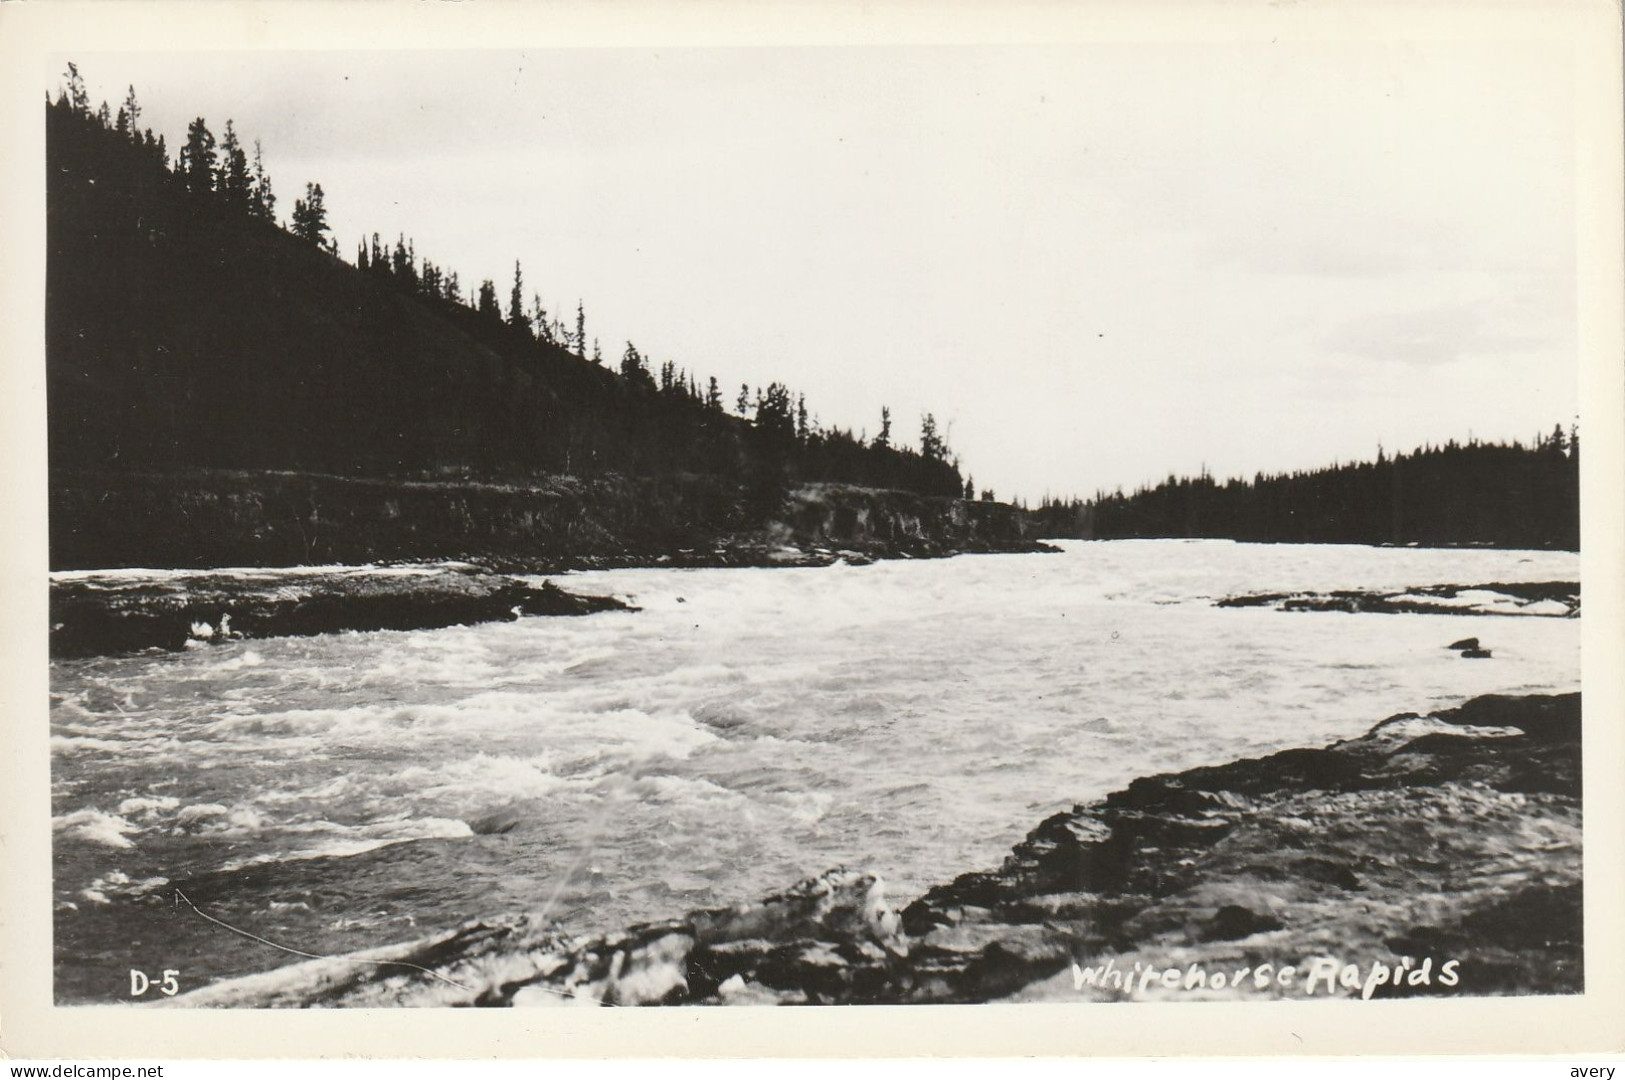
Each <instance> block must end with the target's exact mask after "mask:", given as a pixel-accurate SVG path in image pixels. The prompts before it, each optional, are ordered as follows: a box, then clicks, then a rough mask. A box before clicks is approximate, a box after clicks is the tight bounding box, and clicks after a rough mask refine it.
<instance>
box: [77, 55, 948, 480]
mask: <svg viewBox="0 0 1625 1080" xmlns="http://www.w3.org/2000/svg"><path fill="white" fill-rule="evenodd" d="M47 104H48V106H49V107H48V110H47V112H48V116H47V124H48V127H47V156H48V158H49V165H50V168H49V178H50V179H49V183H48V188H47V197H48V215H49V224H48V242H49V246H50V252H49V258H48V262H47V278H48V282H47V354H48V371H49V377H50V386H49V388H48V389H49V393H50V410H51V452H52V463H53V465H69V466H75V467H78V466H91V465H97V466H111V467H115V468H153V467H158V468H170V467H177V466H217V467H229V468H238V467H241V468H312V469H326V470H330V471H336V472H347V473H361V474H366V473H372V474H386V473H387V474H393V475H410V474H425V473H429V474H437V475H444V474H447V473H464V474H470V475H478V476H483V477H489V478H511V477H518V476H526V475H534V474H538V473H569V474H576V475H594V474H602V473H612V472H624V473H628V474H635V475H648V474H658V473H663V472H703V473H713V474H720V475H726V476H730V477H735V478H737V479H739V480H740V481H741V482H742V483H743V484H745V485H746V486H747V489H748V490H749V491H751V492H752V493H754V494H756V495H760V496H762V497H766V498H771V497H776V494H777V493H779V492H782V490H783V488H784V487H785V486H786V485H788V484H789V483H792V482H798V481H837V482H846V483H856V484H863V485H868V486H875V487H895V488H901V489H905V490H911V491H915V492H918V493H922V494H937V495H962V494H963V493H964V489H965V483H964V481H963V479H962V478H961V475H960V472H959V467H958V462H957V460H956V458H955V457H954V455H953V453H952V451H951V449H950V448H949V447H948V445H947V443H946V441H945V440H944V439H943V438H942V436H941V434H940V433H939V431H938V428H937V425H936V422H935V419H934V418H933V417H932V416H931V415H930V414H926V415H925V416H923V417H922V422H921V430H920V441H919V446H918V447H917V448H914V447H909V446H905V445H901V444H900V443H899V442H896V441H894V437H893V433H892V430H891V420H890V413H889V411H888V410H885V409H882V411H881V423H880V430H879V434H877V435H876V436H875V437H873V438H868V437H865V436H863V435H855V434H854V433H853V432H852V431H851V430H850V429H844V428H840V427H835V426H826V425H824V424H822V423H821V422H820V421H819V420H818V418H817V416H816V415H815V414H814V413H812V412H811V411H810V409H809V407H808V403H807V401H806V399H805V396H804V395H802V394H800V393H797V392H795V391H793V390H792V389H791V388H790V387H789V386H787V385H786V384H784V383H782V382H777V381H775V382H770V383H768V384H767V385H765V386H757V387H754V388H753V387H751V386H748V385H747V386H742V387H740V388H739V390H738V391H737V393H732V392H728V391H725V390H724V388H723V387H721V386H720V385H719V384H718V380H717V379H716V378H715V377H714V376H703V377H702V376H701V375H700V374H698V373H695V372H691V371H689V370H688V369H686V368H683V367H680V366H678V365H677V364H676V363H675V362H673V361H670V360H662V361H659V362H656V361H654V360H652V359H651V358H650V357H649V356H647V355H646V354H645V353H644V351H643V350H641V349H640V348H639V347H638V346H636V345H634V344H633V343H631V342H627V343H626V344H625V346H624V348H623V349H619V350H617V351H618V352H619V353H620V357H619V361H618V362H617V363H615V364H613V365H611V364H609V363H606V362H605V357H604V355H603V352H602V350H601V348H600V345H599V342H598V340H597V339H596V338H589V336H588V332H587V315H586V310H585V304H584V303H583V302H581V301H577V303H576V305H575V311H574V313H573V319H569V320H566V319H564V318H560V317H559V316H558V315H557V314H556V312H549V310H548V309H547V308H546V307H545V306H544V305H543V303H542V300H541V297H540V296H539V295H538V294H537V293H535V292H530V294H529V295H528V296H527V295H526V294H527V290H526V288H525V279H524V271H523V267H522V265H521V263H520V262H519V261H518V260H516V261H515V263H514V271H513V278H512V283H511V287H509V288H508V289H507V290H506V292H507V297H506V302H505V303H504V302H502V301H501V299H500V298H499V294H498V289H497V286H496V285H495V283H494V282H493V281H492V280H491V279H489V278H486V279H484V280H482V281H481V282H480V283H479V284H478V285H476V286H474V287H472V288H469V287H465V285H464V282H465V280H466V279H465V278H464V277H463V275H461V274H460V273H459V272H458V271H457V270H455V269H452V268H450V267H448V266H445V265H443V264H441V263H438V262H436V261H434V260H433V259H430V258H428V257H426V256H420V255H419V253H418V252H417V250H416V245H415V243H414V242H413V241H412V240H410V239H409V238H407V237H406V236H405V235H404V234H403V235H400V236H398V237H397V239H396V240H395V242H394V244H393V245H390V244H387V243H385V242H384V241H383V240H382V239H381V238H380V237H379V236H378V235H377V234H376V233H375V234H373V235H371V236H369V237H367V238H364V239H363V240H362V242H361V243H360V244H358V245H357V248H356V255H355V261H354V263H353V264H352V263H347V262H345V261H344V260H343V259H342V258H341V257H340V255H339V245H338V243H337V241H336V240H335V239H334V238H333V237H331V236H330V235H329V233H330V228H329V225H328V220H327V206H326V194H325V192H323V190H322V187H321V185H320V184H319V183H306V184H305V189H304V196H303V197H302V198H299V199H296V200H295V203H294V207H293V211H292V215H291V218H290V220H289V221H288V222H286V223H284V222H282V221H280V220H279V219H278V215H277V210H276V208H277V199H276V194H275V192H274V190H273V186H272V182H271V178H270V176H269V174H268V172H267V171H266V168H265V161H264V155H263V152H262V149H261V147H260V144H259V142H258V140H254V142H253V143H252V146H253V153H252V156H251V157H250V155H249V153H248V150H247V149H246V147H245V144H244V142H243V140H242V138H241V137H240V136H239V134H238V133H237V131H236V129H235V126H234V124H233V123H232V122H231V121H227V123H226V125H225V127H224V131H223V135H222V137H221V138H220V139H218V140H217V139H216V138H215V136H214V134H213V133H212V132H211V130H210V129H209V126H208V124H207V122H206V121H205V120H204V118H202V117H198V118H197V119H196V120H194V121H193V122H192V123H191V124H190V125H189V126H188V131H187V137H186V141H185V143H184V144H183V146H182V148H181V150H180V152H179V153H178V154H177V155H176V156H175V158H174V160H173V161H171V159H170V156H169V151H168V148H167V146H166V144H165V141H164V137H163V136H162V135H161V134H159V135H156V136H155V135H154V134H153V133H152V131H151V129H150V128H147V129H145V130H144V131H141V130H140V129H139V128H138V121H139V118H140V105H139V102H138V101H137V99H136V95H135V90H134V88H133V87H132V88H130V91H129V94H128V97H127V98H126V101H125V103H124V104H123V105H122V106H121V107H120V108H119V109H118V111H117V113H116V115H115V114H113V113H112V112H111V110H110V109H109V108H108V106H107V105H106V104H105V103H104V104H103V105H102V106H101V108H99V109H92V108H91V107H90V104H89V96H88V94H87V93H86V91H85V87H84V82H83V79H82V78H81V76H80V74H79V71H78V69H77V68H76V67H74V66H73V65H69V69H68V72H67V74H66V83H65V85H64V86H62V87H61V88H59V90H58V92H57V94H56V96H55V97H54V99H53V98H52V97H51V96H50V95H47ZM138 132H139V133H138Z"/></svg>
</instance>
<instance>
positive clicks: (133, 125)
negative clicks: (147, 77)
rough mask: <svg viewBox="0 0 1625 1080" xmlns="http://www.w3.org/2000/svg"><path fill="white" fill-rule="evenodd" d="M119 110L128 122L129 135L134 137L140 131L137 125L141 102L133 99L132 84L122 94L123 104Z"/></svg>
mask: <svg viewBox="0 0 1625 1080" xmlns="http://www.w3.org/2000/svg"><path fill="white" fill-rule="evenodd" d="M119 111H120V112H121V113H123V114H124V116H125V119H126V120H127V121H128V123H129V133H130V135H131V137H134V136H135V135H136V133H137V132H138V131H140V128H139V127H138V126H137V125H139V124H140V123H141V103H140V102H138V101H136V99H135V86H134V85H133V84H132V85H131V86H130V92H129V93H127V94H125V95H124V104H123V105H122V106H121V107H120V109H119Z"/></svg>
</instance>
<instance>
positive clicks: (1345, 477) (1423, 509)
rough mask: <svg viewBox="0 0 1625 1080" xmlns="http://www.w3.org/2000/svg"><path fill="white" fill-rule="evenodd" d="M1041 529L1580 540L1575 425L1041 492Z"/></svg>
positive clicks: (1352, 539) (1304, 538)
mask: <svg viewBox="0 0 1625 1080" xmlns="http://www.w3.org/2000/svg"><path fill="white" fill-rule="evenodd" d="M1035 513H1036V514H1038V515H1039V520H1040V522H1041V527H1040V529H1039V531H1040V533H1041V534H1043V535H1050V536H1086V537H1093V538H1096V539H1102V540H1105V539H1113V538H1123V537H1222V538H1227V539H1233V540H1259V541H1278V542H1295V543H1345V544H1347V543H1354V544H1422V545H1428V546H1432V545H1449V544H1485V545H1493V546H1496V547H1524V548H1567V549H1570V550H1578V549H1579V545H1580V435H1579V431H1578V429H1573V430H1571V431H1570V432H1568V433H1565V432H1564V431H1563V429H1562V427H1561V426H1559V427H1556V428H1554V429H1553V431H1552V432H1551V434H1550V435H1547V436H1541V437H1539V438H1536V439H1535V440H1533V442H1532V444H1531V445H1524V444H1522V443H1518V442H1512V443H1481V442H1477V441H1476V440H1470V441H1469V442H1467V443H1466V444H1458V443H1456V442H1454V441H1451V442H1449V443H1446V444H1445V445H1444V446H1439V447H1434V446H1426V447H1422V448H1421V449H1418V450H1415V451H1413V452H1411V453H1408V454H1405V453H1400V454H1395V455H1393V456H1392V457H1390V456H1388V455H1387V454H1386V453H1385V452H1382V451H1379V452H1378V455H1377V458H1376V460H1375V461H1365V462H1359V463H1351V464H1342V465H1334V466H1331V467H1329V468H1324V469H1315V470H1310V471H1305V472H1294V473H1283V474H1277V475H1271V476H1265V475H1263V474H1259V475H1258V476H1256V477H1254V478H1253V479H1252V480H1250V481H1248V480H1229V481H1227V482H1225V483H1223V484H1220V483H1218V482H1216V481H1215V480H1214V479H1213V477H1211V476H1208V475H1205V474H1204V475H1202V476H1198V477H1195V478H1190V477H1185V478H1176V477H1169V478H1168V479H1167V480H1165V481H1163V482H1162V483H1160V484H1157V485H1156V486H1155V487H1142V488H1140V489H1138V490H1136V491H1135V492H1134V493H1133V494H1128V495H1125V494H1123V493H1122V492H1121V491H1119V492H1117V493H1115V494H1110V495H1107V494H1101V495H1097V496H1096V497H1095V498H1094V499H1093V500H1091V501H1089V502H1088V503H1083V502H1081V501H1073V502H1046V503H1045V504H1044V505H1043V506H1042V507H1041V508H1040V509H1039V510H1037V511H1035Z"/></svg>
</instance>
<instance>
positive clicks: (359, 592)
mask: <svg viewBox="0 0 1625 1080" xmlns="http://www.w3.org/2000/svg"><path fill="white" fill-rule="evenodd" d="M610 610H626V605H625V604H623V603H622V602H621V601H619V600H616V599H613V598H611V597H603V596H577V595H575V594H573V593H568V592H565V591H564V590H563V589H560V588H559V587H558V586H556V585H554V584H553V583H552V582H543V583H542V584H541V585H532V584H530V583H528V582H524V581H520V580H518V579H516V578H511V577H504V576H502V575H499V574H488V573H481V572H479V571H477V570H475V569H473V568H468V569H455V568H436V567H422V568H417V567H397V568H375V567H356V568H345V569H337V570H331V571H327V570H321V571H311V572H306V573H299V574H293V575H290V574H285V573H284V574H276V573H267V572H263V571H262V572H255V571H232V572H230V573H225V574H182V575H166V574H147V575H130V576H120V577H112V578H106V579H85V578H68V579H65V580H58V581H53V582H52V583H51V636H50V648H51V655H52V656H56V657H72V656H93V655H101V654H107V653H118V652H127V651H131V650H135V649H144V648H152V647H157V648H165V649H180V648H184V647H187V646H196V645H207V644H219V643H221V642H225V641H232V640H238V639H242V638H264V637H283V636H298V637H303V636H309V635H313V634H326V633H334V632H337V631H341V630H424V629H432V628H438V627H443V626H458V625H469V624H473V623H482V622H494V621H498V620H508V619H517V618H519V617H520V616H522V615H588V614H591V613H593V612H596V611H610Z"/></svg>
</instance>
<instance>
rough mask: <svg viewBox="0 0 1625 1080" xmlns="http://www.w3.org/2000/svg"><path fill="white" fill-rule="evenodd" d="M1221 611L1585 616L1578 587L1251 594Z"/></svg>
mask: <svg viewBox="0 0 1625 1080" xmlns="http://www.w3.org/2000/svg"><path fill="white" fill-rule="evenodd" d="M1218 606H1219V607H1267V608H1274V609H1275V610H1277V611H1343V612H1348V613H1351V614H1352V613H1355V612H1378V613H1383V614H1389V615H1539V616H1546V617H1548V618H1565V619H1574V618H1579V616H1580V583H1579V582H1578V581H1515V582H1505V581H1493V582H1490V583H1488V584H1485V585H1418V586H1416V587H1415V588H1410V589H1399V590H1395V591H1392V592H1376V591H1372V590H1360V589H1339V590H1337V591H1335V592H1326V593H1317V592H1297V593H1251V594H1248V595H1246V596H1227V597H1225V598H1224V599H1222V600H1220V601H1218Z"/></svg>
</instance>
